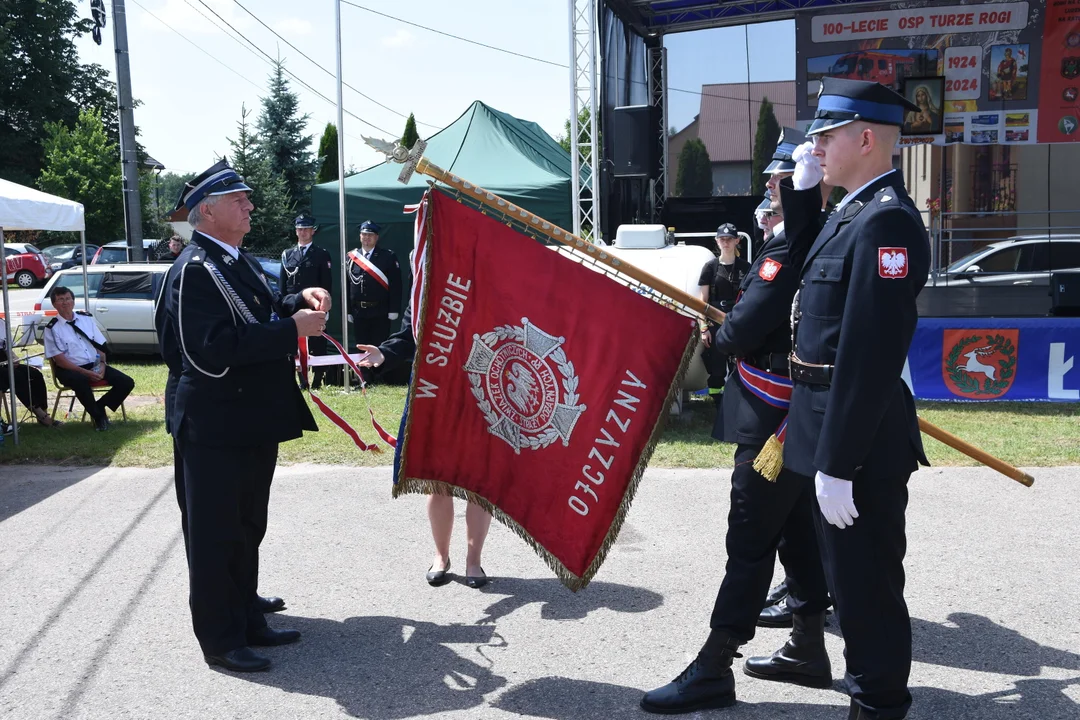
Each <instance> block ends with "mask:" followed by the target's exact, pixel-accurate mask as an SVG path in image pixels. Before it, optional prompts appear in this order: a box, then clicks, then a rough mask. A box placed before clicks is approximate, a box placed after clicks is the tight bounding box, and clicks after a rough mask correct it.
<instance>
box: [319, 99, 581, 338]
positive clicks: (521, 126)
mask: <svg viewBox="0 0 1080 720" xmlns="http://www.w3.org/2000/svg"><path fill="white" fill-rule="evenodd" d="M427 142H428V146H427V150H426V151H425V153H424V155H425V156H426V157H427V158H428V159H430V160H431V161H432V162H433V163H435V164H436V165H438V166H439V167H441V168H443V169H445V170H449V171H452V172H454V173H455V174H457V175H458V176H460V177H462V178H465V179H466V180H468V181H470V182H472V183H475V184H477V185H479V186H481V187H483V188H485V189H487V190H491V191H492V192H495V193H497V194H499V195H501V196H502V197H505V198H506V199H507V200H510V201H512V202H514V203H516V204H518V205H520V206H521V207H523V208H526V209H527V210H531V211H532V212H534V213H536V214H537V215H539V216H541V217H543V218H545V219H547V220H549V221H551V222H552V223H554V224H556V225H558V226H559V227H563V228H567V229H572V225H573V219H572V214H571V213H572V206H571V198H570V195H571V192H570V154H569V153H568V152H566V150H564V149H563V148H562V146H560V145H559V144H558V143H557V142H556V141H555V140H554V139H553V138H552V137H551V136H550V135H548V134H547V133H546V132H544V130H543V129H541V128H540V126H539V125H537V124H536V123H534V122H530V121H527V120H520V119H518V118H515V117H513V116H511V115H507V114H506V113H504V112H500V111H498V110H496V109H494V108H492V107H489V106H487V105H485V104H484V103H482V102H480V101H476V102H474V103H473V104H472V105H471V106H470V107H469V109H468V110H467V111H466V112H465V113H464V114H463V115H462V116H461V117H459V118H458V119H457V120H455V121H454V122H453V123H452V124H451V125H450V126H448V127H446V128H444V129H443V130H440V131H439V132H438V133H436V134H435V135H433V136H432V137H430V138H428V140H427ZM400 172H401V166H400V165H398V164H396V163H384V164H381V165H376V166H374V167H371V168H368V169H367V170H364V171H362V172H359V173H357V174H356V175H353V176H351V177H348V178H345V217H346V226H347V230H348V232H347V235H346V237H347V238H348V246H349V248H350V249H352V248H355V247H358V246H359V245H360V236H359V225H360V223H362V222H364V221H365V220H372V221H374V222H377V223H378V224H379V225H381V226H382V232H381V233H380V235H379V245H380V246H382V247H389V248H390V249H391V250H393V251H394V253H395V254H396V255H397V257H398V261H399V262H400V263H401V265H402V285H403V286H404V287H403V289H402V292H403V297H402V311H404V309H405V306H406V305H407V304H408V294H407V293H408V289H409V287H410V281H411V277H410V273H409V270H408V267H407V266H408V258H409V253H410V252H411V251H412V248H413V224H414V216H413V215H406V214H404V207H405V206H406V205H411V204H415V203H417V202H419V200H420V197H421V196H422V195H423V193H424V191H425V190H426V189H427V187H428V184H427V181H428V180H429V178H427V177H426V176H423V175H420V174H414V175H413V177H412V179H411V180H410V181H409V183H408V184H402V183H400V182H398V175H399V174H400ZM311 212H312V214H313V215H315V218H316V220H317V221H318V225H319V229H318V231H317V232H316V234H315V243H316V244H318V245H320V246H321V247H324V248H326V249H327V250H329V251H330V256H331V257H332V258H334V282H335V285H336V284H337V282H338V278H340V277H341V275H340V273H341V269H340V265H338V262H339V261H340V259H341V258H340V255H341V250H340V240H339V235H338V184H337V183H336V182H330V183H324V184H322V185H316V186H315V187H313V188H312V189H311ZM342 297H343V296H342V294H341V292H340V288H336V289H335V292H334V309H335V312H334V314H335V315H337V311H338V310H339V309H340V305H341V302H342V300H341V299H342ZM327 327H328V328H331V329H332V330H334V335H335V336H337V335H338V334H339V333H340V327H341V320H340V316H338V317H337V318H336V319H332V320H331V322H330V323H328V324H327ZM351 349H352V348H350V350H351Z"/></svg>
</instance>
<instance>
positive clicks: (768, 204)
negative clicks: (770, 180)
mask: <svg viewBox="0 0 1080 720" xmlns="http://www.w3.org/2000/svg"><path fill="white" fill-rule="evenodd" d="M758 210H764V211H765V212H772V201H771V200H769V196H768V195H766V196H765V199H764V200H762V201H761V204H760V205H758V206H757V207H756V208H754V212H757V211H758Z"/></svg>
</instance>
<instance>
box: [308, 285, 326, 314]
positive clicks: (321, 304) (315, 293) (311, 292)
mask: <svg viewBox="0 0 1080 720" xmlns="http://www.w3.org/2000/svg"><path fill="white" fill-rule="evenodd" d="M300 295H301V297H303V298H304V302H306V303H307V304H308V307H310V308H311V309H312V310H318V311H319V312H324V313H325V312H330V305H331V303H332V300H331V298H330V293H328V292H326V291H325V290H323V289H322V288H320V287H310V288H307V289H306V290H304V291H303V292H301V293H300Z"/></svg>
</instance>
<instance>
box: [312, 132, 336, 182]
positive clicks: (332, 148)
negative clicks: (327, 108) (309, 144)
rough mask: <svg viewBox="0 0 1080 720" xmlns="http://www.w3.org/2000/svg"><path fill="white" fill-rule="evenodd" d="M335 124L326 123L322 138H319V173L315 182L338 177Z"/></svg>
mask: <svg viewBox="0 0 1080 720" xmlns="http://www.w3.org/2000/svg"><path fill="white" fill-rule="evenodd" d="M337 144H338V137H337V125H334V123H326V129H325V130H323V134H322V139H321V140H319V158H318V160H319V174H318V175H317V176H316V178H315V182H316V183H325V182H334V181H335V180H337V179H338V164H337Z"/></svg>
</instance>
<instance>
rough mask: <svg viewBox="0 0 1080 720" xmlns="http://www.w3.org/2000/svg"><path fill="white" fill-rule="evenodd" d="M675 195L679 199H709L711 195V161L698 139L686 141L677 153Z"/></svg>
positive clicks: (703, 144)
mask: <svg viewBox="0 0 1080 720" xmlns="http://www.w3.org/2000/svg"><path fill="white" fill-rule="evenodd" d="M675 194H676V195H678V196H679V197H710V196H711V195H712V194H713V181H712V161H711V160H710V159H709V151H708V150H706V149H705V143H703V142H702V141H701V140H699V139H698V138H693V139H691V140H687V141H686V144H685V145H683V149H682V152H680V153H679V171H678V173H677V174H676V176H675Z"/></svg>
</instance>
